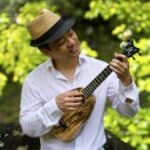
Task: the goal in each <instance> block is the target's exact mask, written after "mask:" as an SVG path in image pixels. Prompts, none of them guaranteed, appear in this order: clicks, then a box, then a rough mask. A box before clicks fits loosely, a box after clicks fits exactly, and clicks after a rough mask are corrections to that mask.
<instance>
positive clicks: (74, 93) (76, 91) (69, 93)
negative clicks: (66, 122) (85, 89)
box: [65, 90, 83, 97]
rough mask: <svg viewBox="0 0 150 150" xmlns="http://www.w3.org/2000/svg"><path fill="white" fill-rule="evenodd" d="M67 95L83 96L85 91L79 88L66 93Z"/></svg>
mask: <svg viewBox="0 0 150 150" xmlns="http://www.w3.org/2000/svg"><path fill="white" fill-rule="evenodd" d="M65 96H70V97H73V96H74V97H77V96H83V93H82V92H81V91H78V90H71V91H68V92H66V93H65Z"/></svg>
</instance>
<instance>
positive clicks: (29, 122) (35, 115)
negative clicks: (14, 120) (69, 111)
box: [19, 81, 63, 137]
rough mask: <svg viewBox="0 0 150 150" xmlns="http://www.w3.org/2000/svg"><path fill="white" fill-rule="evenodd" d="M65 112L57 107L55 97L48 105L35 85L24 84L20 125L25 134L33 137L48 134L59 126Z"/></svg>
mask: <svg viewBox="0 0 150 150" xmlns="http://www.w3.org/2000/svg"><path fill="white" fill-rule="evenodd" d="M62 115H63V112H62V111H61V110H60V109H59V108H58V107H57V104H56V101H55V97H54V98H52V99H50V100H49V101H48V102H47V103H45V102H44V101H43V98H42V97H41V95H40V94H39V89H38V88H37V87H36V85H34V84H33V83H29V82H27V81H25V82H24V84H23V88H22V94H21V104H20V119H19V121H20V125H21V127H22V131H23V133H24V134H27V135H29V136H32V137H38V136H42V135H44V134H46V133H48V132H49V131H50V130H51V128H52V126H53V125H56V124H58V121H59V119H60V118H61V116H62Z"/></svg>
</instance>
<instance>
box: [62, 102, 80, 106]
mask: <svg viewBox="0 0 150 150" xmlns="http://www.w3.org/2000/svg"><path fill="white" fill-rule="evenodd" d="M79 106H81V102H76V103H72V102H67V103H65V107H79Z"/></svg>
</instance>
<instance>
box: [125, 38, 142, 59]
mask: <svg viewBox="0 0 150 150" xmlns="http://www.w3.org/2000/svg"><path fill="white" fill-rule="evenodd" d="M139 51H140V49H139V48H137V47H135V46H134V43H133V41H131V40H128V41H127V42H126V43H125V44H124V45H123V46H122V54H124V55H126V56H127V57H132V58H134V57H133V55H134V54H136V53H138V54H139V55H141V54H140V52H139Z"/></svg>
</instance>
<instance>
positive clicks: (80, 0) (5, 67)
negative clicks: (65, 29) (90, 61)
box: [0, 0, 150, 150]
mask: <svg viewBox="0 0 150 150" xmlns="http://www.w3.org/2000/svg"><path fill="white" fill-rule="evenodd" d="M43 8H48V9H50V10H53V11H55V12H58V13H61V14H63V15H65V16H68V15H73V16H75V18H76V25H75V27H74V29H75V30H76V31H77V33H78V35H79V37H80V40H81V48H82V52H83V53H86V54H87V55H90V56H92V57H96V58H97V59H103V60H104V61H107V62H109V61H110V60H111V58H112V57H113V53H114V52H119V51H120V44H121V43H122V42H123V41H125V40H128V39H133V40H134V43H135V45H136V46H137V47H139V48H140V49H141V53H142V56H136V60H132V59H130V66H131V72H132V75H133V78H134V80H135V82H136V83H137V85H138V87H139V90H140V99H141V102H140V103H141V108H140V111H139V113H138V114H137V115H136V116H135V117H133V118H125V117H122V116H120V115H119V114H118V113H116V112H115V111H114V110H112V109H111V108H110V107H107V109H106V113H105V118H104V121H105V127H106V128H107V129H108V130H110V131H112V132H113V133H114V134H115V135H117V136H118V137H120V138H121V139H122V140H123V141H125V142H128V143H129V144H131V145H132V146H134V147H136V148H137V150H149V149H150V117H149V115H150V109H149V106H150V78H149V77H150V70H149V64H150V55H149V54H150V2H149V1H148V0H134V1H133V0H128V1H127V0H117V1H113V0H73V1H70V0H63V1H62V0H57V1H56V0H45V1H44V0H38V1H36V0H5V1H3V0H1V1H0V123H10V122H18V113H19V99H20V92H21V85H22V82H23V80H24V78H25V76H26V75H27V73H28V72H30V71H31V70H32V69H33V68H35V66H37V65H38V64H40V63H41V62H43V61H44V60H45V59H46V58H45V57H44V56H43V55H41V53H40V52H39V51H38V50H37V49H35V48H32V47H30V46H29V41H30V36H29V34H28V32H27V31H26V28H25V25H26V23H27V22H28V21H29V20H31V19H32V18H33V16H34V15H35V14H37V12H39V10H41V9H43Z"/></svg>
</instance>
